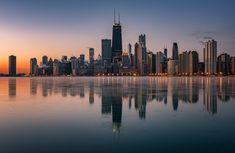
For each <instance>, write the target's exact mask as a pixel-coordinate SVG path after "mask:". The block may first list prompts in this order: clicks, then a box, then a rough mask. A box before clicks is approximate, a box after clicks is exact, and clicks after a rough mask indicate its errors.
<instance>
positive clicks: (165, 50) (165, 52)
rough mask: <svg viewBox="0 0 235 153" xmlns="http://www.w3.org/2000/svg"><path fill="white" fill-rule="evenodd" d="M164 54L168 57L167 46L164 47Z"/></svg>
mask: <svg viewBox="0 0 235 153" xmlns="http://www.w3.org/2000/svg"><path fill="white" fill-rule="evenodd" d="M164 56H165V59H167V48H164Z"/></svg>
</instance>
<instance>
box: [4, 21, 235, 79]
mask: <svg viewBox="0 0 235 153" xmlns="http://www.w3.org/2000/svg"><path fill="white" fill-rule="evenodd" d="M127 48H128V49H127V51H123V47H122V26H121V24H120V18H119V22H116V21H115V19H114V24H113V36H112V40H111V39H103V40H101V55H99V56H98V58H97V59H95V58H94V56H95V50H94V48H89V60H88V61H86V60H85V55H84V54H81V55H80V56H79V57H75V56H74V57H70V58H68V57H67V56H63V57H62V59H61V60H58V59H54V60H53V59H51V58H48V57H47V56H43V57H42V62H41V64H40V65H38V61H37V59H36V58H31V59H30V75H31V76H97V75H98V76H100V75H101V76H148V75H150V76H193V75H207V76H208V75H235V57H231V56H230V55H228V54H227V53H223V54H221V55H219V56H217V42H216V41H215V40H213V39H211V40H207V41H206V42H204V50H203V54H204V55H203V62H200V61H199V54H198V52H197V51H185V52H182V53H180V54H179V49H178V44H177V43H176V42H175V43H173V47H172V57H170V58H169V57H168V56H167V54H168V53H167V52H168V50H167V48H165V49H164V50H163V51H160V52H156V53H153V52H151V51H149V50H147V46H146V35H142V34H141V35H140V36H139V41H138V42H137V43H136V44H135V45H134V53H132V52H133V51H132V45H131V44H128V47H127ZM16 74H17V73H16V57H15V56H13V55H11V56H10V57H9V75H10V76H15V75H16Z"/></svg>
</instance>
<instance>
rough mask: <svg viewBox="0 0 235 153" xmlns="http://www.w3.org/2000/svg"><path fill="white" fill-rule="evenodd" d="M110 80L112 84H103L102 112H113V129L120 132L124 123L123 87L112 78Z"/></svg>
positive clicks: (105, 113)
mask: <svg viewBox="0 0 235 153" xmlns="http://www.w3.org/2000/svg"><path fill="white" fill-rule="evenodd" d="M107 79H108V78H107ZM109 81H111V82H110V84H103V86H102V88H101V90H102V92H101V94H102V97H101V103H102V104H101V106H102V108H101V113H102V114H103V115H107V114H111V113H112V130H113V132H114V133H116V132H118V133H119V132H120V128H121V123H122V89H121V85H120V84H117V83H114V84H112V83H113V82H112V80H109Z"/></svg>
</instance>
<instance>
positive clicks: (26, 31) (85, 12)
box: [0, 0, 235, 73]
mask: <svg viewBox="0 0 235 153" xmlns="http://www.w3.org/2000/svg"><path fill="white" fill-rule="evenodd" d="M234 8H235V1H233V0H197V1H195V0H178V1H176V0H115V1H114V0H84V1H82V0H0V73H7V72H8V56H9V55H11V54H13V55H16V56H17V72H18V73H19V72H25V73H28V71H29V60H30V58H31V57H37V58H38V61H39V62H41V57H42V56H43V55H48V56H49V57H52V58H58V59H60V58H61V56H62V55H67V56H79V55H80V54H81V53H83V54H85V55H88V48H87V47H94V48H95V55H96V57H97V56H98V54H100V50H101V39H104V38H111V36H112V24H113V12H114V9H116V11H117V12H120V13H121V23H122V26H123V48H124V49H125V48H127V47H126V46H127V44H128V43H131V44H134V43H135V42H136V41H137V40H138V35H139V34H141V33H144V34H146V35H147V47H148V49H149V50H151V51H153V52H156V51H161V50H162V49H163V48H164V46H167V47H168V50H169V52H168V54H169V56H171V50H172V43H173V42H178V44H179V50H180V52H182V51H185V50H196V51H198V52H199V54H200V57H201V58H202V55H203V54H202V50H203V46H202V44H201V43H199V42H200V41H203V37H205V36H210V37H213V38H214V39H215V40H217V41H218V54H220V53H223V52H227V53H229V54H231V55H233V56H235V30H234V27H235V17H234V14H235V9H234Z"/></svg>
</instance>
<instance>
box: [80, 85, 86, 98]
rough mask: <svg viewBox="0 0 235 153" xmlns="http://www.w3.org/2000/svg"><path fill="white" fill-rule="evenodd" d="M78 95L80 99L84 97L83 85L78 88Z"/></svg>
mask: <svg viewBox="0 0 235 153" xmlns="http://www.w3.org/2000/svg"><path fill="white" fill-rule="evenodd" d="M79 93H80V97H81V98H84V97H85V88H84V84H83V83H82V84H81V85H80V86H79Z"/></svg>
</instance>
